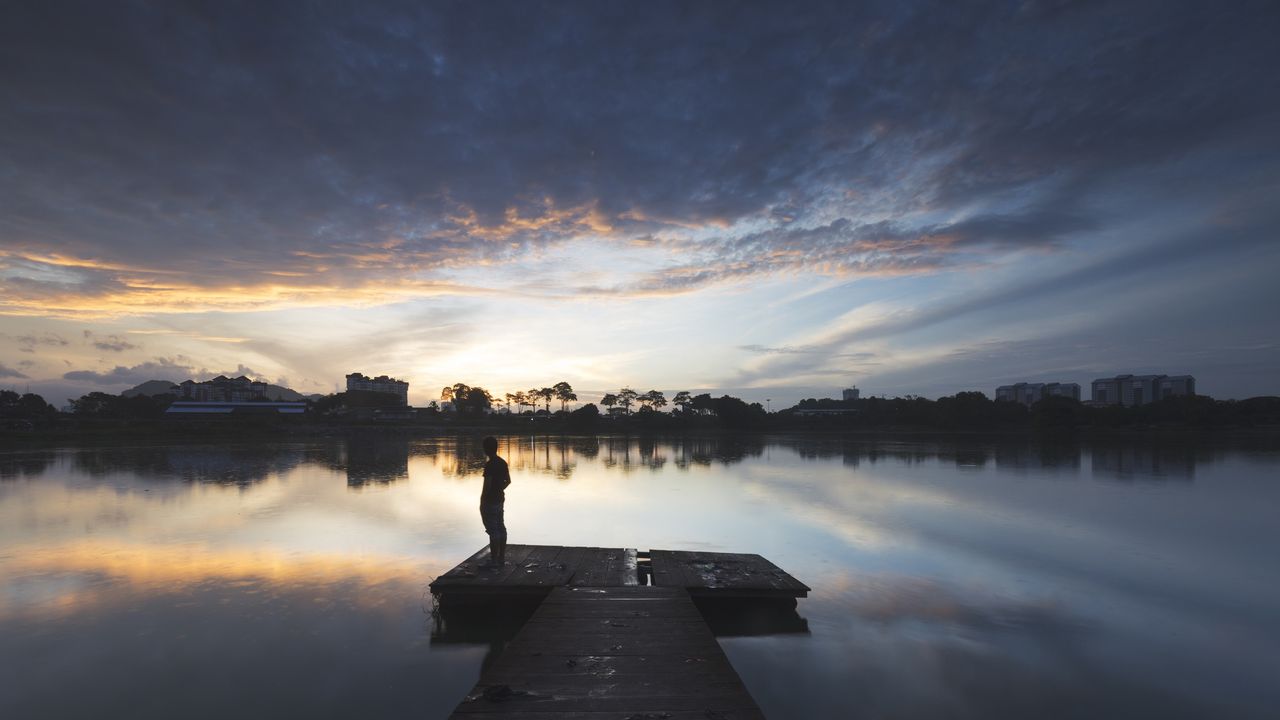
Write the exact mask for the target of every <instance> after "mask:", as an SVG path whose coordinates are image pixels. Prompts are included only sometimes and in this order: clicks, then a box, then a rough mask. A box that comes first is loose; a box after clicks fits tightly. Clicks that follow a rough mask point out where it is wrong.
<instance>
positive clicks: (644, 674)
mask: <svg viewBox="0 0 1280 720" xmlns="http://www.w3.org/2000/svg"><path fill="white" fill-rule="evenodd" d="M508 553H510V550H508ZM608 558H612V559H616V556H614V555H610V556H608ZM608 558H602V559H601V563H602V565H600V566H593V567H594V568H595V569H597V570H601V571H603V572H612V571H611V570H610V568H611V567H612V565H611V564H610V563H611V562H612V560H609V559H608ZM593 562H594V561H593ZM450 717H452V718H472V719H476V720H478V719H480V718H494V719H495V720H496V719H497V718H502V719H503V720H514V719H520V720H533V719H534V718H539V719H544V720H546V719H550V718H578V719H580V720H595V719H603V718H614V719H616V720H623V719H624V718H646V719H647V718H667V719H669V720H683V719H688V718H699V719H700V720H706V719H707V718H719V719H721V720H740V719H741V720H746V719H757V720H759V719H762V718H763V717H764V716H763V714H762V713H761V712H760V709H759V707H758V706H757V705H756V703H755V701H754V700H753V699H752V698H751V695H750V694H749V693H748V692H747V690H746V688H745V687H744V686H743V684H742V680H741V679H740V678H739V677H738V674H737V672H736V671H735V670H734V669H733V666H732V665H730V664H729V660H728V659H727V658H726V657H725V655H724V652H723V651H722V650H721V649H720V646H719V644H718V643H716V640H715V638H714V637H713V636H712V634H711V630H710V629H709V628H708V627H707V625H706V623H705V622H704V621H703V619H702V616H701V615H700V614H699V612H698V610H697V608H696V607H695V606H694V604H693V601H692V599H691V598H690V596H689V593H688V592H687V591H685V590H684V589H683V588H677V587H651V586H616V587H598V586H588V585H581V586H578V587H558V588H555V589H553V590H551V592H550V593H549V594H548V596H547V598H546V599H545V600H543V602H542V604H541V605H539V606H538V609H537V611H535V612H534V614H533V616H532V617H530V619H529V621H528V622H527V623H525V625H524V627H522V628H521V630H520V632H519V633H518V634H517V635H516V636H515V638H514V639H513V640H512V641H511V642H510V643H509V644H508V645H507V647H506V649H505V650H503V652H502V654H501V655H500V656H499V657H498V658H497V659H496V660H495V661H494V663H493V665H492V666H490V667H489V668H488V669H487V670H486V671H485V672H484V673H483V674H482V676H481V678H480V681H479V683H477V684H476V686H475V687H474V688H473V689H472V691H471V692H470V693H468V694H467V696H466V698H465V699H464V700H463V701H462V703H460V704H459V705H458V707H457V708H456V709H455V710H454V712H453V715H451V716H450Z"/></svg>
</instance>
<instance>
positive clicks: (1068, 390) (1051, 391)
mask: <svg viewBox="0 0 1280 720" xmlns="http://www.w3.org/2000/svg"><path fill="white" fill-rule="evenodd" d="M1049 397H1065V398H1071V399H1072V400H1079V399H1080V386H1079V385H1078V384H1076V383H1056V382H1055V383H1028V382H1020V383H1014V384H1013V385H1001V386H1000V387H998V388H996V400H997V401H999V402H1016V403H1022V404H1023V405H1026V406H1027V407H1031V406H1032V405H1034V404H1035V403H1038V402H1040V401H1041V400H1043V399H1045V398H1049Z"/></svg>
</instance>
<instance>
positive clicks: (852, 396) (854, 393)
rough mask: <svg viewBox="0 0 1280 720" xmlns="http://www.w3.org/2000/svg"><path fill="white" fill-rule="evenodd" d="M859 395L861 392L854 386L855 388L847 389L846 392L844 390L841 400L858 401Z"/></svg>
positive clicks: (841, 393)
mask: <svg viewBox="0 0 1280 720" xmlns="http://www.w3.org/2000/svg"><path fill="white" fill-rule="evenodd" d="M859 394H860V391H859V390H858V386H857V385H854V386H853V387H847V388H845V389H844V390H842V391H841V392H840V399H841V400H857V399H858V395H859Z"/></svg>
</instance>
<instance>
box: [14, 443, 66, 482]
mask: <svg viewBox="0 0 1280 720" xmlns="http://www.w3.org/2000/svg"><path fill="white" fill-rule="evenodd" d="M57 458H58V454H57V453H55V452H53V451H50V450H43V451H39V452H24V453H21V454H17V455H0V480H17V479H20V478H37V477H40V476H41V475H43V474H44V473H45V471H46V470H48V469H49V467H50V466H51V465H53V462H54V460H56V459H57Z"/></svg>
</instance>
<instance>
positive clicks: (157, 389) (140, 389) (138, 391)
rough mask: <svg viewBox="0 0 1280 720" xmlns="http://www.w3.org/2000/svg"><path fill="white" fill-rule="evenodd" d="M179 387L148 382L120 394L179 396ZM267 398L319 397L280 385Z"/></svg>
mask: <svg viewBox="0 0 1280 720" xmlns="http://www.w3.org/2000/svg"><path fill="white" fill-rule="evenodd" d="M177 387H178V386H177V383H171V382H169V381H168V380H148V381H146V382H144V383H142V384H141V385H138V386H136V387H131V388H129V389H128V390H125V391H124V392H122V393H120V396H121V397H133V396H135V395H150V396H155V395H167V394H170V393H172V394H174V395H177V394H179V393H180V392H181V391H180V390H176V389H175V388H177ZM267 397H268V398H270V399H272V400H285V401H297V400H306V399H307V398H312V399H314V398H316V397H319V396H318V395H303V394H302V393H300V392H298V391H296V390H291V389H289V388H287V387H281V386H279V385H268V386H267Z"/></svg>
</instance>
